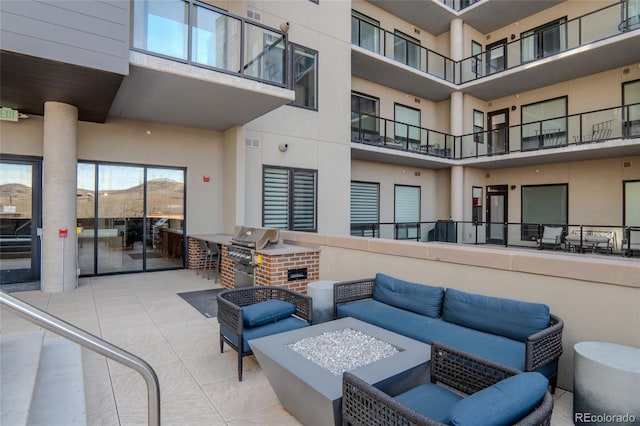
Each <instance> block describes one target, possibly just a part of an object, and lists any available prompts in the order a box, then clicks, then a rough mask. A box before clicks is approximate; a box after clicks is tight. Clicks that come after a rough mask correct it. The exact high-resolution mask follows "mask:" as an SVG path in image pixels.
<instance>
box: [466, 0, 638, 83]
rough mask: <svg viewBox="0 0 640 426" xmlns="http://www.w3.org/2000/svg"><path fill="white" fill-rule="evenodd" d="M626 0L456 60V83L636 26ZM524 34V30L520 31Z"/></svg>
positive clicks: (526, 62) (474, 78)
mask: <svg viewBox="0 0 640 426" xmlns="http://www.w3.org/2000/svg"><path fill="white" fill-rule="evenodd" d="M627 5H628V2H627V1H622V2H620V3H615V4H612V5H609V6H606V7H603V8H602V9H598V10H596V11H593V12H591V13H588V14H586V15H582V16H579V17H577V18H574V19H571V20H568V21H562V20H561V21H559V22H558V24H556V25H553V26H549V27H545V28H544V29H541V30H540V31H530V34H527V35H523V36H521V37H520V38H519V39H518V40H514V41H511V42H509V43H507V44H506V46H498V47H495V48H493V49H492V50H487V51H484V52H482V53H480V54H478V55H474V56H472V57H469V58H466V59H463V60H462V61H460V62H458V63H456V67H458V68H457V70H458V72H457V73H456V75H459V76H460V81H457V83H459V84H462V83H467V82H470V81H473V80H476V79H478V78H482V77H486V76H488V75H492V74H496V73H498V72H502V71H506V70H509V69H513V68H516V67H519V66H521V65H524V64H529V63H531V62H534V61H537V60H540V59H544V58H548V57H550V56H553V55H557V54H559V53H562V52H566V51H568V50H572V49H575V48H578V47H581V46H585V45H588V44H591V43H595V42H597V41H602V40H605V39H607V38H610V37H614V36H617V35H619V34H622V33H624V32H627V31H632V30H634V29H637V27H638V26H637V25H636V26H634V25H632V23H633V22H632V21H633V20H632V19H624V16H625V10H627V9H628V8H627ZM523 34H525V33H523Z"/></svg>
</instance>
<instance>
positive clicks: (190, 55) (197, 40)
mask: <svg viewBox="0 0 640 426" xmlns="http://www.w3.org/2000/svg"><path fill="white" fill-rule="evenodd" d="M639 16H640V2H639V1H638V0H625V1H622V2H615V1H581V0H569V1H561V0H548V1H547V0H545V1H540V0H518V1H505V0H480V1H477V2H469V1H454V2H451V1H446V2H442V1H439V0H421V1H406V2H404V1H385V0H370V1H358V0H353V1H326V0H318V1H311V0H288V1H277V0H274V1H268V2H245V1H206V2H200V1H196V0H163V1H153V0H133V1H131V2H129V1H125V0H110V1H99V2H98V1H92V0H83V1H79V2H72V3H59V2H56V1H44V2H33V1H13V0H3V1H2V2H1V3H0V19H1V21H0V29H1V31H2V33H1V34H0V48H1V54H2V56H1V58H0V60H1V67H2V68H1V85H2V86H1V88H0V89H1V94H0V96H1V106H2V107H3V113H2V117H3V121H1V122H0V137H1V147H0V150H1V151H0V153H1V154H2V158H1V164H0V167H1V168H0V188H1V189H2V192H1V193H0V197H1V200H0V201H1V203H2V225H3V226H2V238H3V246H2V256H3V257H2V260H3V262H2V282H3V283H9V282H20V281H30V280H37V279H39V278H41V281H42V288H43V290H45V291H62V290H65V289H70V288H73V287H74V285H75V283H76V277H77V275H78V274H81V275H94V274H106V273H119V272H135V271H150V270H157V269H166V268H179V267H184V265H185V264H186V263H185V250H184V249H185V247H186V242H185V239H184V236H185V235H195V234H204V233H222V232H226V233H232V232H233V230H234V227H235V226H236V225H249V226H268V227H279V228H285V229H291V230H299V231H309V232H317V233H321V234H335V235H350V234H351V235H363V236H375V237H382V238H398V239H416V240H419V241H429V240H434V239H439V240H442V239H444V240H445V241H457V242H461V243H471V244H475V243H483V244H484V243H489V244H497V245H520V246H530V247H535V246H536V239H537V238H538V236H539V233H540V229H541V227H540V225H545V224H546V225H560V226H563V227H564V228H565V233H571V232H573V231H578V232H580V231H584V230H585V229H588V230H599V231H602V232H607V233H608V237H607V238H610V240H611V241H612V245H613V247H612V249H611V251H613V252H615V253H620V252H621V251H622V241H623V240H624V238H625V229H626V228H628V227H632V226H640V49H639V48H638V47H639V46H640V31H638V30H639V29H640V23H639V21H638V19H639V18H638V17H639ZM447 223H453V224H455V225H454V227H453V231H451V230H450V228H448V227H447ZM176 236H177V237H176Z"/></svg>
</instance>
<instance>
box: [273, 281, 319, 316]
mask: <svg viewBox="0 0 640 426" xmlns="http://www.w3.org/2000/svg"><path fill="white" fill-rule="evenodd" d="M270 288H271V289H272V291H273V295H272V297H271V298H272V299H279V300H284V301H285V302H290V303H293V304H294V305H296V313H295V315H296V316H298V317H300V318H302V319H303V320H305V321H307V322H308V323H309V324H311V322H312V320H313V299H312V298H311V296H307V295H306V294H302V293H298V292H297V291H293V290H289V289H287V288H283V287H270Z"/></svg>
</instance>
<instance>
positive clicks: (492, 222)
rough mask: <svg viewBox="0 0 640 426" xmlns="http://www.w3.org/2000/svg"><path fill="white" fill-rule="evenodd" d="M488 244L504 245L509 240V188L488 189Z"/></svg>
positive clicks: (495, 187) (501, 186)
mask: <svg viewBox="0 0 640 426" xmlns="http://www.w3.org/2000/svg"><path fill="white" fill-rule="evenodd" d="M486 214H487V225H488V226H487V242H488V243H489V244H501V245H502V244H504V243H505V242H506V240H507V236H506V227H505V222H506V220H507V186H506V185H498V186H489V187H487V212H486Z"/></svg>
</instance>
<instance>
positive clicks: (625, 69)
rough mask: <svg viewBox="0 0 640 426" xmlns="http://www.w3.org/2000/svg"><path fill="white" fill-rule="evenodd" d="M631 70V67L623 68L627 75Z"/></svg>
mask: <svg viewBox="0 0 640 426" xmlns="http://www.w3.org/2000/svg"><path fill="white" fill-rule="evenodd" d="M630 72H631V70H630V69H629V68H624V69H623V70H622V74H624V75H627V74H629V73H630Z"/></svg>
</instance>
